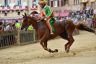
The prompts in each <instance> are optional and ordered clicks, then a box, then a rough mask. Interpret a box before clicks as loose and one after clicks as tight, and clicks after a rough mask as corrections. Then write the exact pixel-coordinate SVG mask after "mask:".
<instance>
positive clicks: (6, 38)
mask: <svg viewBox="0 0 96 64" xmlns="http://www.w3.org/2000/svg"><path fill="white" fill-rule="evenodd" d="M35 38H36V36H35V30H31V31H20V30H18V31H4V32H0V47H1V48H2V47H9V46H11V45H22V44H28V43H34V42H36V39H35Z"/></svg>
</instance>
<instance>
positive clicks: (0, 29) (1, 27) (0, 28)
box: [0, 22, 3, 31]
mask: <svg viewBox="0 0 96 64" xmlns="http://www.w3.org/2000/svg"><path fill="white" fill-rule="evenodd" d="M0 31H3V23H2V22H0Z"/></svg>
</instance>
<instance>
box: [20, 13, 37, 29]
mask: <svg viewBox="0 0 96 64" xmlns="http://www.w3.org/2000/svg"><path fill="white" fill-rule="evenodd" d="M37 21H38V19H37V18H35V17H31V16H27V14H26V13H25V15H23V23H22V27H21V30H23V29H24V28H28V26H29V25H32V26H33V27H34V26H36V23H37Z"/></svg>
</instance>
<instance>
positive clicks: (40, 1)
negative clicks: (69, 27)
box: [39, 0, 47, 4]
mask: <svg viewBox="0 0 96 64" xmlns="http://www.w3.org/2000/svg"><path fill="white" fill-rule="evenodd" d="M45 3H47V0H39V4H45Z"/></svg>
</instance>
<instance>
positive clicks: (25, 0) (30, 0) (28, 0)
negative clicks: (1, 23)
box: [0, 0, 39, 18]
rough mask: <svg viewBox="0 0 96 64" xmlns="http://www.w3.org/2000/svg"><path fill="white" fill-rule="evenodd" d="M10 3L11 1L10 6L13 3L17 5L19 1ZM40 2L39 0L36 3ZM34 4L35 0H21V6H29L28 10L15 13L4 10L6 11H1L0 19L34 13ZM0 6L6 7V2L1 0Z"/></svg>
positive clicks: (12, 0)
mask: <svg viewBox="0 0 96 64" xmlns="http://www.w3.org/2000/svg"><path fill="white" fill-rule="evenodd" d="M8 1H9V3H8V4H9V5H10V4H11V3H12V4H13V3H15V4H16V2H17V0H8ZM38 1H39V0H36V2H38ZM33 2H34V0H21V3H22V5H21V6H23V4H24V3H25V4H26V5H27V7H28V8H27V9H25V10H15V11H12V10H9V11H6V10H4V11H2V10H0V17H1V18H3V17H18V16H22V14H24V13H25V12H26V13H28V14H29V13H30V12H32V11H33V10H32V9H34V8H32V4H33ZM0 5H2V6H4V0H0ZM4 7H5V6H4ZM10 7H11V6H10ZM4 12H6V13H7V16H5V13H4ZM18 12H20V15H18Z"/></svg>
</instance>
